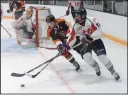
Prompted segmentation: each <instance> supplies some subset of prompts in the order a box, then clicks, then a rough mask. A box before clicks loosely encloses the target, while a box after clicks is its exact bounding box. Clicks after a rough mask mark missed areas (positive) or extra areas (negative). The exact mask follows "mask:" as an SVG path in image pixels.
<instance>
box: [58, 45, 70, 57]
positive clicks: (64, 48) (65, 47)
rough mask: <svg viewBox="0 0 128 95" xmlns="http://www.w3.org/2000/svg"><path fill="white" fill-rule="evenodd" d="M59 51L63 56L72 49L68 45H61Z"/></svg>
mask: <svg viewBox="0 0 128 95" xmlns="http://www.w3.org/2000/svg"><path fill="white" fill-rule="evenodd" d="M57 49H58V51H59V52H60V53H61V54H62V55H65V54H66V53H68V52H69V49H70V47H69V46H68V45H67V44H59V45H58V46H57Z"/></svg>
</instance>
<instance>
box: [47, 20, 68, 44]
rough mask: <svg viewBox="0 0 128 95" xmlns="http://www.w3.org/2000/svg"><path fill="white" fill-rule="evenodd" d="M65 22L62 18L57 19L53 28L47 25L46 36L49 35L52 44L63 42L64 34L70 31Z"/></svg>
mask: <svg viewBox="0 0 128 95" xmlns="http://www.w3.org/2000/svg"><path fill="white" fill-rule="evenodd" d="M66 23H67V22H66V21H65V20H64V19H58V20H56V26H55V27H54V28H51V27H48V31H47V37H51V38H52V40H53V42H54V44H56V43H58V42H62V43H63V42H65V39H66V35H67V33H69V32H70V30H69V26H68V25H67V24H66Z"/></svg>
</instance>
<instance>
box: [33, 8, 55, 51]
mask: <svg viewBox="0 0 128 95" xmlns="http://www.w3.org/2000/svg"><path fill="white" fill-rule="evenodd" d="M31 7H32V9H33V16H32V18H33V19H35V22H36V24H35V25H36V31H35V40H36V46H37V47H41V48H46V49H56V47H55V45H54V43H53V42H52V40H51V38H48V37H47V30H48V25H47V23H46V20H45V19H46V17H47V16H48V15H49V14H51V10H50V8H47V7H39V6H37V7H36V6H31Z"/></svg>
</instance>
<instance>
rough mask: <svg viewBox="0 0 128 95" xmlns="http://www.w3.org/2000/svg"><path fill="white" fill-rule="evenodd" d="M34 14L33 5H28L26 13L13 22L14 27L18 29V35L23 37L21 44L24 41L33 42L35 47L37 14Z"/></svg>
mask: <svg viewBox="0 0 128 95" xmlns="http://www.w3.org/2000/svg"><path fill="white" fill-rule="evenodd" d="M32 15H33V9H32V8H31V7H28V8H27V9H26V14H23V15H22V16H21V17H20V18H19V19H17V20H15V21H14V22H12V26H13V28H14V29H16V33H18V36H20V38H21V42H20V43H21V45H22V43H24V42H28V43H29V42H30V43H31V42H32V44H34V47H35V28H36V26H35V24H36V21H35V18H34V17H35V16H32ZM28 43H27V44H28Z"/></svg>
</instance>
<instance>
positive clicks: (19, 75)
mask: <svg viewBox="0 0 128 95" xmlns="http://www.w3.org/2000/svg"><path fill="white" fill-rule="evenodd" d="M24 75H25V74H18V73H11V76H13V77H23V76H24Z"/></svg>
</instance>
